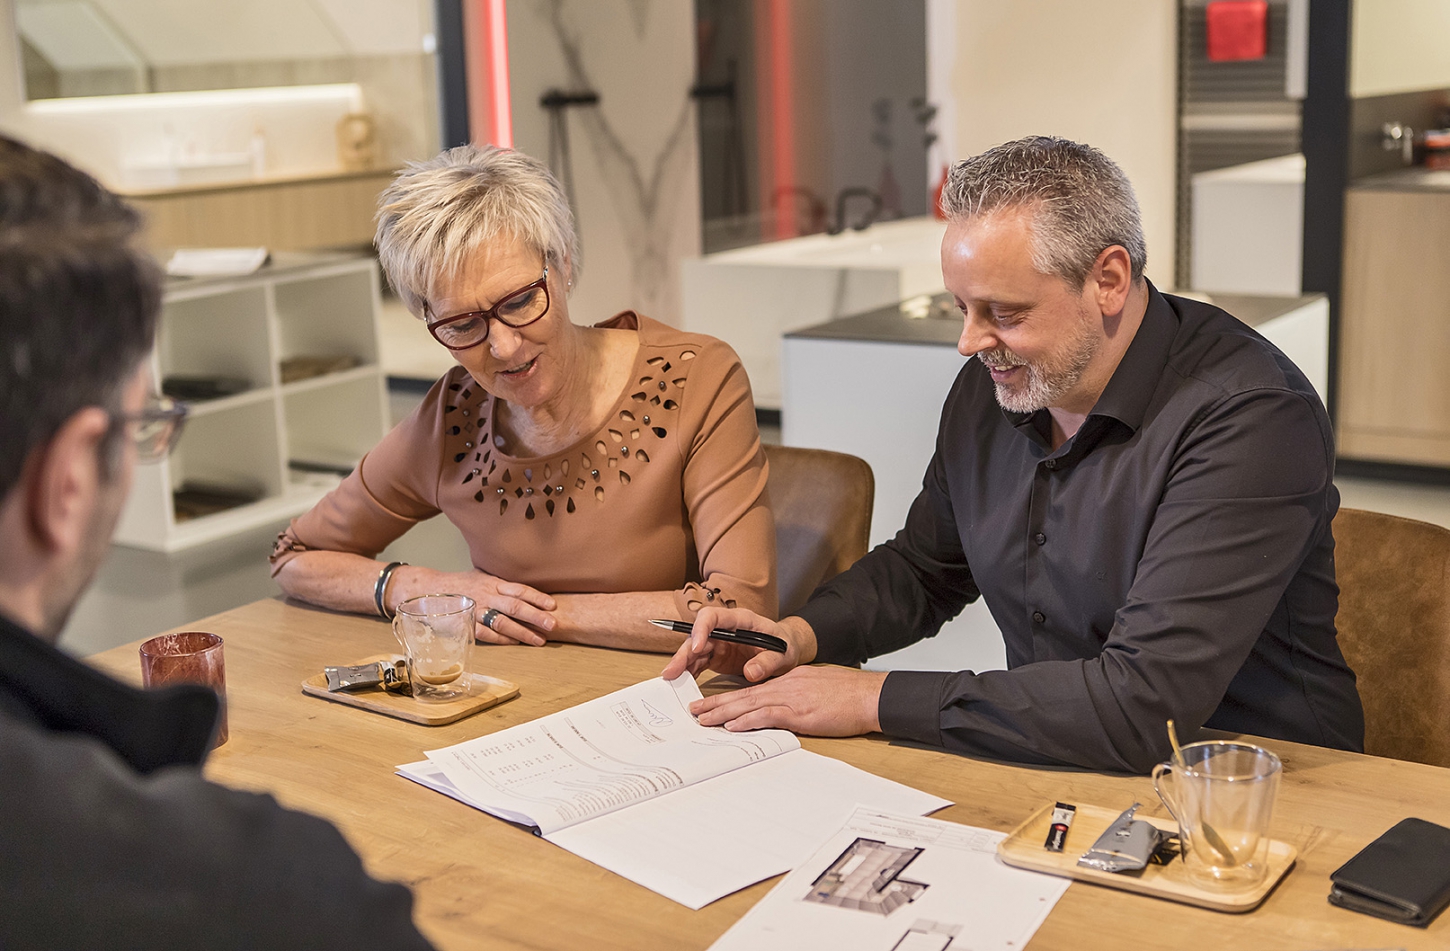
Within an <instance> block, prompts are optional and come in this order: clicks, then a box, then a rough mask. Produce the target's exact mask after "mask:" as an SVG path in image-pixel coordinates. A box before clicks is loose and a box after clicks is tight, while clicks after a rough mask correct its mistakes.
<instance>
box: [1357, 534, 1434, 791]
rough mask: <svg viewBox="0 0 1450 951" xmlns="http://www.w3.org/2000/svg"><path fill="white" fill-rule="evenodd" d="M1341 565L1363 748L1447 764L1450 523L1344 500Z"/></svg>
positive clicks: (1389, 754) (1397, 757)
mask: <svg viewBox="0 0 1450 951" xmlns="http://www.w3.org/2000/svg"><path fill="white" fill-rule="evenodd" d="M1334 569H1335V575H1336V576H1337V578H1338V580H1339V613H1338V614H1337V615H1336V616H1335V619H1334V620H1335V625H1336V626H1337V627H1338V629H1339V646H1340V649H1341V650H1342V651H1344V657H1345V659H1346V660H1347V661H1349V666H1350V667H1351V668H1353V669H1354V672H1355V675H1356V676H1357V677H1358V678H1359V696H1360V699H1361V701H1363V703H1364V720H1365V731H1364V732H1365V735H1364V748H1365V752H1366V753H1370V754H1372V755H1374V756H1388V757H1392V758H1394V759H1404V760H1413V761H1415V762H1420V763H1431V764H1434V765H1436V766H1450V530H1446V529H1444V528H1441V527H1440V526H1438V525H1431V524H1429V523H1427V522H1417V521H1415V520H1413V519H1408V518H1399V517H1397V516H1394V515H1383V514H1381V513H1378V512H1364V511H1360V510H1359V509H1340V510H1339V514H1338V515H1337V516H1336V517H1335V519H1334Z"/></svg>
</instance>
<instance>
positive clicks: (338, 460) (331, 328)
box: [116, 253, 389, 552]
mask: <svg viewBox="0 0 1450 951" xmlns="http://www.w3.org/2000/svg"><path fill="white" fill-rule="evenodd" d="M378 309H379V291H378V273H377V265H376V263H375V262H374V261H373V260H372V258H370V257H367V256H362V255H358V256H354V255H345V254H304V253H290V254H289V253H279V254H276V255H274V256H273V259H272V261H271V262H270V263H269V264H267V265H265V266H264V267H263V268H262V269H261V270H259V271H258V272H257V273H255V274H252V275H248V276H246V277H241V278H216V279H200V280H198V279H173V280H170V281H168V282H167V286H166V294H165V298H164V303H163V305H162V311H161V322H160V327H159V328H158V331H157V342H156V348H155V350H154V352H153V353H152V356H151V371H152V373H153V374H154V376H155V378H156V379H157V380H159V381H164V380H165V379H166V378H167V377H168V376H182V377H187V378H191V379H195V378H203V379H204V378H206V377H208V376H213V377H217V378H222V379H225V380H227V381H229V382H230V383H232V384H233V385H240V384H241V383H245V384H247V385H248V386H249V388H248V389H246V390H244V391H243V392H240V393H235V394H233V395H230V396H222V397H219V398H217V399H212V400H200V401H197V402H195V403H193V404H190V405H191V406H192V417H191V419H189V420H188V421H187V424H186V429H185V431H184V432H183V433H182V436H181V441H180V442H179V443H178V444H177V447H176V449H175V450H174V451H173V452H172V454H171V456H170V458H169V459H167V460H166V461H165V462H164V463H161V464H158V465H153V466H143V467H141V468H139V469H138V470H137V472H136V481H135V485H134V487H133V488H132V490H131V496H130V498H129V500H128V501H127V506H126V509H125V511H124V512H123V513H122V516H121V521H120V524H119V526H118V527H117V531H116V541H117V542H118V543H119V544H122V545H129V546H133V547H137V548H144V549H149V550H152V551H164V552H174V551H179V550H182V549H185V548H189V547H191V546H194V545H200V544H203V543H206V542H212V541H216V540H217V539H220V538H224V537H227V536H230V535H236V534H241V533H245V532H248V531H252V530H254V529H257V528H258V527H259V526H263V525H270V524H274V523H276V522H277V521H279V520H281V519H286V518H290V517H292V516H294V515H298V514H300V513H302V512H305V511H306V510H307V509H309V508H311V507H312V506H313V505H314V504H316V502H317V500H318V499H320V498H321V497H322V496H323V495H324V494H325V493H326V492H327V491H328V489H329V488H331V487H332V486H334V485H336V484H337V482H338V480H339V479H340V478H341V477H342V475H344V474H345V473H346V472H347V471H348V470H350V469H351V468H352V467H353V466H355V465H356V464H357V461H358V460H359V459H361V458H362V456H363V454H364V453H366V452H367V451H368V450H369V449H370V448H372V446H373V445H374V444H375V443H376V442H377V441H378V440H379V439H381V438H382V436H383V433H384V432H386V430H387V426H388V422H389V420H388V401H387V389H386V385H385V381H384V378H383V371H382V368H381V366H380V365H379V362H378V354H379V350H380V345H379V337H378ZM284 363H287V364H289V366H292V367H293V368H294V372H296V370H295V368H296V366H297V365H299V364H306V365H308V366H311V367H312V368H314V369H315V370H316V372H315V375H312V376H308V377H306V378H304V379H301V380H295V381H293V382H290V383H286V384H284V383H283V382H282V379H283V365H284ZM330 366H336V367H342V369H337V370H330V371H329V370H327V368H328V367H330ZM318 368H320V369H318ZM294 460H296V461H297V462H298V463H299V464H300V468H294V467H293V466H292V465H291V463H292V462H293V461H294Z"/></svg>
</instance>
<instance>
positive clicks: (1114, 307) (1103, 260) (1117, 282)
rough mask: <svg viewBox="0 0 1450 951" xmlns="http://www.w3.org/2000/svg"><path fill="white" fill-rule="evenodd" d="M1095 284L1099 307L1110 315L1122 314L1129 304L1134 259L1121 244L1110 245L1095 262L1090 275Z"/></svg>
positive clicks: (1090, 279) (1095, 294) (1095, 295)
mask: <svg viewBox="0 0 1450 951" xmlns="http://www.w3.org/2000/svg"><path fill="white" fill-rule="evenodd" d="M1088 280H1089V281H1091V282H1092V283H1093V285H1094V298H1095V301H1096V303H1097V306H1098V309H1099V310H1100V311H1102V312H1103V313H1104V314H1106V315H1108V316H1113V315H1116V314H1121V313H1122V312H1123V308H1124V307H1126V306H1127V305H1128V292H1129V291H1131V290H1132V287H1133V260H1132V258H1130V257H1128V250H1127V248H1124V247H1123V246H1122V245H1120V244H1113V245H1109V246H1108V247H1106V248H1104V249H1103V251H1102V253H1100V254H1099V255H1098V259H1097V261H1095V262H1094V263H1093V271H1092V274H1091V275H1090V276H1089V277H1088Z"/></svg>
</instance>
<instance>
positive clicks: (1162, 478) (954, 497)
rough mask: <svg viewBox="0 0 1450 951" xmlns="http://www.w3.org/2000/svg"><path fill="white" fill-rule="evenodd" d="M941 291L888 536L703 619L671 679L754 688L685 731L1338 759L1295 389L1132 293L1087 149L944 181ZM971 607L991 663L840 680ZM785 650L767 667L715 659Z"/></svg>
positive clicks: (1312, 432) (1273, 361)
mask: <svg viewBox="0 0 1450 951" xmlns="http://www.w3.org/2000/svg"><path fill="white" fill-rule="evenodd" d="M942 201H943V206H944V208H945V210H946V212H947V216H948V219H949V224H948V227H947V232H946V237H945V238H944V240H943V242H942V274H943V277H944V279H945V283H946V287H947V290H948V291H950V292H951V293H952V294H953V295H954V297H955V299H956V304H957V306H958V307H959V308H960V309H961V311H962V315H963V320H964V325H963V330H962V337H961V341H960V342H959V343H958V346H957V349H958V350H959V351H960V352H961V353H962V355H963V356H966V357H976V358H977V359H975V360H969V361H968V363H967V364H966V365H965V366H964V367H963V368H962V371H961V373H960V374H959V376H958V377H957V380H956V383H955V384H954V385H953V387H952V390H951V392H950V394H949V395H948V397H947V400H946V403H945V405H944V406H943V408H942V414H941V423H940V428H939V431H938V436H937V448H936V453H935V455H934V457H933V459H932V462H931V464H930V466H929V468H928V470H927V473H926V476H925V478H924V480H923V485H922V491H921V494H920V495H919V496H917V498H916V500H915V502H914V503H913V504H912V507H911V510H910V512H909V514H908V516H907V521H906V526H905V527H904V528H903V529H902V530H901V531H900V532H899V533H898V534H897V536H896V537H895V538H894V539H893V540H891V541H889V542H887V543H886V544H884V545H881V546H878V547H877V548H876V549H875V550H873V551H872V552H870V553H868V554H867V555H866V556H865V557H864V558H862V559H861V561H859V562H857V564H856V565H855V566H853V567H852V568H851V569H849V570H848V571H846V572H844V573H842V574H841V575H839V576H838V577H836V578H835V579H833V580H832V581H829V582H827V583H826V584H824V585H822V586H821V587H820V588H819V589H818V590H817V591H816V592H815V594H814V595H813V596H812V598H811V600H810V601H809V602H808V603H807V604H806V606H805V607H804V608H802V610H801V612H800V615H799V616H797V617H789V618H786V619H784V620H782V621H781V622H779V623H778V624H776V623H773V622H770V621H768V620H766V619H764V618H761V617H758V616H756V615H753V614H751V613H750V612H746V611H738V610H736V611H731V610H722V609H706V610H704V611H702V612H701V613H700V615H699V617H698V618H697V620H696V622H695V628H694V633H693V634H692V635H691V638H690V640H689V641H687V642H686V643H685V644H684V645H683V646H682V647H681V648H680V651H679V652H678V653H677V654H676V655H675V657H674V658H673V659H672V660H671V662H670V664H669V666H668V667H667V668H666V670H665V676H666V677H672V676H675V675H677V674H679V673H680V672H682V671H684V670H687V669H688V670H689V671H690V672H691V673H698V672H699V671H701V670H703V669H705V668H707V667H708V668H711V669H715V670H721V671H726V672H731V673H742V672H743V673H744V674H745V676H746V678H747V679H749V680H751V681H765V682H764V683H758V684H757V685H755V686H751V687H747V688H745V689H743V690H739V691H735V692H733V693H724V694H719V695H717V696H714V697H710V698H707V699H705V700H703V701H700V702H699V703H697V704H696V706H695V709H694V712H695V713H696V714H697V715H699V717H700V721H701V722H702V723H705V724H710V725H714V724H724V725H726V726H727V727H729V728H730V729H732V730H743V729H754V728H759V727H766V726H773V727H785V728H787V729H791V730H795V731H797V732H803V733H814V734H818V735H830V736H849V735H854V734H858V733H867V732H874V731H881V732H884V733H886V734H888V735H890V736H895V737H900V738H903V739H909V740H916V741H919V742H923V743H928V744H931V745H935V746H943V747H946V748H948V749H952V750H956V751H959V752H964V753H972V754H976V755H982V756H990V757H997V758H1001V759H1007V760H1014V761H1019V762H1028V763H1044V764H1070V765H1076V766H1083V767H1088V768H1092V769H1112V770H1127V771H1132V772H1140V773H1141V772H1146V771H1148V770H1149V769H1150V768H1151V767H1152V766H1153V764H1155V763H1157V762H1159V761H1161V760H1163V759H1165V758H1166V757H1167V754H1168V750H1169V744H1168V738H1167V733H1166V730H1165V721H1166V720H1168V719H1169V718H1173V719H1175V720H1177V721H1178V724H1179V728H1180V729H1181V730H1183V729H1186V730H1190V731H1191V730H1193V729H1196V728H1197V727H1199V726H1200V725H1205V726H1209V727H1213V728H1217V729H1222V730H1230V731H1237V732H1246V733H1255V734H1260V735H1264V736H1270V737H1277V738H1281V739H1287V740H1294V741H1298V742H1304V743H1313V744H1318V745H1323V746H1332V747H1337V748H1342V749H1351V750H1358V749H1361V748H1362V746H1363V733H1364V725H1363V714H1362V712H1361V709H1360V703H1359V696H1358V694H1357V692H1356V691H1355V686H1354V674H1353V673H1352V672H1351V671H1350V670H1349V668H1348V666H1347V665H1346V664H1345V662H1344V658H1343V656H1342V655H1341V653H1340V651H1339V647H1338V645H1337V643H1336V641H1335V632H1334V614H1335V609H1336V604H1337V593H1338V592H1337V588H1336V586H1335V583H1334V555H1333V552H1334V541H1333V536H1332V535H1331V533H1330V522H1331V520H1332V519H1333V517H1334V513H1335V511H1336V510H1337V509H1338V504H1339V496H1338V492H1337V491H1336V490H1335V488H1334V485H1333V461H1334V448H1333V439H1332V436H1331V433H1330V427H1329V420H1328V417H1327V415H1326V414H1325V411H1324V407H1323V405H1322V404H1321V403H1320V400H1319V398H1318V396H1317V395H1316V394H1315V392H1314V390H1313V388H1312V387H1311V386H1310V385H1309V383H1308V381H1307V380H1306V379H1305V377H1304V376H1303V374H1302V373H1300V372H1299V370H1298V368H1297V367H1295V366H1294V365H1293V364H1292V363H1291V362H1290V361H1289V360H1288V358H1286V357H1285V356H1284V355H1283V354H1282V353H1280V352H1279V351H1278V350H1276V349H1275V348H1274V347H1273V346H1272V345H1270V344H1269V343H1268V342H1267V341H1265V340H1264V339H1263V338H1262V337H1259V336H1258V335H1257V334H1255V333H1254V332H1253V331H1252V330H1250V329H1249V328H1248V327H1246V326H1245V325H1244V324H1242V323H1240V322H1239V321H1237V320H1235V319H1234V318H1233V317H1231V316H1229V315H1228V314H1226V313H1224V312H1223V311H1222V310H1219V309H1218V308H1215V307H1212V306H1209V305H1206V304H1201V303H1197V302H1194V301H1190V300H1185V299H1181V298H1176V297H1165V296H1164V295H1162V294H1160V293H1159V292H1158V291H1157V289H1156V288H1154V287H1153V286H1152V285H1151V284H1150V283H1149V282H1148V281H1147V280H1146V279H1145V278H1144V277H1143V267H1144V264H1145V263H1146V257H1147V253H1146V248H1145V246H1144V242H1143V236H1142V228H1141V225H1140V224H1139V219H1138V208H1137V201H1136V199H1135V198H1134V196H1133V192H1132V188H1131V186H1130V185H1129V184H1128V181H1127V179H1126V178H1125V177H1124V176H1123V174H1122V172H1121V170H1119V169H1118V167H1117V166H1116V165H1114V164H1113V163H1112V161H1111V160H1109V159H1108V158H1107V157H1106V156H1105V155H1103V154H1102V153H1101V152H1098V151H1097V150H1096V149H1092V148H1089V147H1086V146H1082V145H1078V144H1076V143H1073V142H1068V141H1065V140H1062V139H1052V138H1029V139H1023V140H1020V141H1017V142H1011V143H1008V144H1006V145H1003V146H999V147H997V148H995V149H992V150H990V151H988V152H986V153H984V154H982V155H979V156H977V157H975V158H972V159H968V160H967V161H965V162H962V163H959V164H958V165H957V166H956V167H955V168H953V169H952V172H951V176H950V179H949V181H948V183H947V186H946V189H945V191H944V193H943V199H942ZM979 595H981V596H984V597H985V598H986V600H987V607H988V608H989V609H990V610H991V612H992V616H993V618H994V619H995V620H996V622H997V625H998V626H999V627H1000V628H1001V630H1002V633H1003V637H1004V638H1005V640H1006V646H1007V665H1008V668H1009V669H1008V670H1005V671H984V672H982V673H973V672H971V671H964V672H960V673H937V672H901V671H898V672H893V673H890V674H886V673H875V672H866V671H860V670H851V669H844V668H840V667H804V666H800V665H804V664H809V663H812V662H826V663H833V664H850V665H856V664H859V663H861V662H862V661H864V660H866V659H867V658H869V657H873V656H876V655H879V654H884V653H887V652H890V651H893V650H897V649H899V648H902V647H905V646H906V645H908V644H911V643H913V642H915V641H917V640H920V639H921V638H923V637H930V636H933V635H934V634H935V633H936V632H937V631H938V629H939V628H940V627H941V625H942V624H943V623H944V622H945V621H947V620H949V619H950V618H952V617H954V616H956V614H957V613H958V612H960V611H961V609H962V607H963V606H964V605H965V604H967V603H968V602H970V601H974V600H975V599H976V598H977V597H978V596H979ZM712 627H724V628H736V629H739V628H747V629H750V630H757V631H763V632H767V633H772V634H776V635H778V636H780V637H783V638H785V639H786V641H787V642H788V644H789V649H788V650H787V652H786V653H785V654H783V655H782V654H771V653H759V654H757V653H756V652H755V650H754V649H752V648H742V647H739V646H736V645H722V644H719V643H716V642H713V641H709V640H707V635H708V632H709V630H710V629H711V628H712Z"/></svg>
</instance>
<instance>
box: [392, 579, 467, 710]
mask: <svg viewBox="0 0 1450 951" xmlns="http://www.w3.org/2000/svg"><path fill="white" fill-rule="evenodd" d="M473 608H474V603H473V599H472V598H469V597H466V596H464V595H461V594H425V595H423V596H422V597H418V598H409V599H408V600H407V601H404V602H403V603H402V604H400V605H398V610H397V613H396V614H394V615H393V636H394V637H396V638H397V639H398V643H399V644H400V645H402V648H403V653H404V654H405V655H406V656H407V659H408V681H409V682H410V683H411V684H412V685H413V696H414V697H415V698H416V699H418V700H422V701H423V702H425V703H446V702H448V701H450V700H459V699H461V698H463V697H466V696H468V694H469V685H470V682H471V680H472V678H471V677H470V676H469V675H468V660H469V656H470V653H471V651H472V649H473V633H474V622H473Z"/></svg>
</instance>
